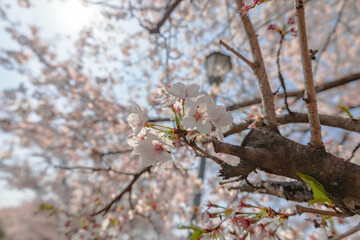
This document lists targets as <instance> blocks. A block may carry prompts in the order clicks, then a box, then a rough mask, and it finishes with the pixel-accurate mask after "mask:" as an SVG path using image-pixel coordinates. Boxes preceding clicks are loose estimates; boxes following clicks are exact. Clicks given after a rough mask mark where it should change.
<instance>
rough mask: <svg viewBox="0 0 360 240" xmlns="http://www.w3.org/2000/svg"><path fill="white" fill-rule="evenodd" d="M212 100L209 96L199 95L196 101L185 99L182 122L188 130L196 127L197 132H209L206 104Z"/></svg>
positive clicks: (209, 103)
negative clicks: (184, 111)
mask: <svg viewBox="0 0 360 240" xmlns="http://www.w3.org/2000/svg"><path fill="white" fill-rule="evenodd" d="M212 102H213V100H212V98H211V97H209V96H202V97H199V98H198V99H197V100H196V102H193V101H191V100H186V101H185V107H186V108H185V109H186V113H185V117H184V119H183V120H182V124H183V125H184V127H185V128H186V129H188V130H195V129H197V130H198V131H199V132H201V133H204V134H208V133H210V132H211V124H210V122H209V116H208V114H207V110H208V106H209V105H211V104H212Z"/></svg>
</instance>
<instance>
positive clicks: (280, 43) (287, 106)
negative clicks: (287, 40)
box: [276, 35, 292, 113]
mask: <svg viewBox="0 0 360 240" xmlns="http://www.w3.org/2000/svg"><path fill="white" fill-rule="evenodd" d="M283 42H284V35H281V37H280V42H279V49H278V51H277V54H276V64H277V68H278V74H279V80H280V83H281V86H282V88H283V90H284V102H285V107H286V109H287V110H288V112H289V113H292V111H291V110H290V108H289V105H288V102H287V92H286V85H285V81H284V77H283V75H282V73H281V68H280V55H281V47H282V45H283Z"/></svg>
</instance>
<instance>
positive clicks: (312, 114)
mask: <svg viewBox="0 0 360 240" xmlns="http://www.w3.org/2000/svg"><path fill="white" fill-rule="evenodd" d="M294 1H295V9H296V18H297V27H298V38H299V45H300V55H301V63H302V68H303V74H304V80H305V96H304V101H305V104H306V106H307V108H308V111H309V112H308V113H309V114H308V115H309V124H310V132H311V140H310V145H311V146H313V147H315V148H319V149H322V148H324V144H323V142H322V137H321V126H320V120H319V115H318V109H317V103H316V93H315V84H314V80H313V74H312V67H311V59H310V56H309V48H308V42H307V35H306V25H305V10H304V5H303V1H302V0H294Z"/></svg>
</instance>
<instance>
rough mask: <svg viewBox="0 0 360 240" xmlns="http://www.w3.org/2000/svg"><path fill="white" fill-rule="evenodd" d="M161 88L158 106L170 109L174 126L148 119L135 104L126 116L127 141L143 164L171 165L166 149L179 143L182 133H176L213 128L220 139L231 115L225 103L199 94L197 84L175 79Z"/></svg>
mask: <svg viewBox="0 0 360 240" xmlns="http://www.w3.org/2000/svg"><path fill="white" fill-rule="evenodd" d="M165 89H166V96H165V97H164V99H163V101H162V108H164V109H169V110H170V111H171V114H172V116H171V118H170V119H171V120H173V121H174V125H175V127H168V126H163V125H159V124H155V123H150V122H148V121H147V119H146V117H145V115H144V113H143V112H142V110H141V108H140V107H139V106H138V105H136V111H135V112H134V113H131V114H130V115H129V117H128V123H129V125H130V127H131V128H132V130H133V135H131V136H130V137H129V139H128V144H129V145H130V146H132V147H133V151H132V155H133V156H134V155H139V156H140V158H141V161H142V164H143V165H144V166H150V165H152V166H155V165H157V164H159V165H161V166H163V167H164V168H171V167H172V156H171V154H170V152H171V151H172V150H173V149H174V142H175V141H176V142H177V143H179V141H180V142H181V140H182V139H181V138H182V137H184V134H183V135H180V133H187V132H188V131H194V132H196V131H197V132H198V133H200V134H210V133H211V132H212V130H213V129H215V132H216V135H217V137H218V138H219V139H223V138H224V135H223V132H225V131H227V130H228V129H229V128H230V126H231V124H232V122H233V117H232V116H231V114H230V113H229V112H227V111H226V109H225V107H223V106H220V105H216V104H215V102H214V100H213V99H212V98H211V97H210V96H207V95H203V96H200V93H199V90H200V86H199V85H198V84H191V85H188V86H186V85H184V84H183V83H180V82H177V83H174V84H172V85H167V86H165ZM185 135H186V134H185ZM177 145H178V144H177Z"/></svg>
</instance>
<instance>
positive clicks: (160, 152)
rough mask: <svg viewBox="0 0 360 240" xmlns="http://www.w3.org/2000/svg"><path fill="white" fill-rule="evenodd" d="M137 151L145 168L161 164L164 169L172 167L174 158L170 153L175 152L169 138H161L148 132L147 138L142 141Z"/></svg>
mask: <svg viewBox="0 0 360 240" xmlns="http://www.w3.org/2000/svg"><path fill="white" fill-rule="evenodd" d="M138 144H139V145H138V146H137V151H138V152H139V154H140V158H141V161H142V164H143V166H150V165H152V166H155V165H156V164H157V163H159V164H160V165H161V166H162V167H164V168H171V167H172V162H173V161H172V156H171V154H170V153H169V152H170V151H172V150H173V148H174V147H173V145H172V143H171V141H170V140H169V139H167V138H160V137H159V136H158V135H156V134H153V133H150V132H147V133H146V138H145V139H144V140H143V141H140V142H139V143H138Z"/></svg>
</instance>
